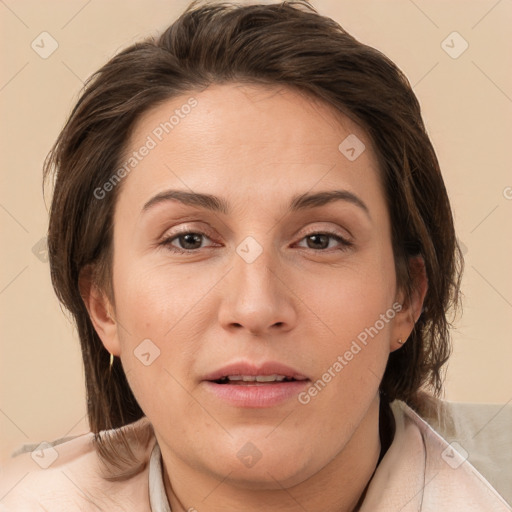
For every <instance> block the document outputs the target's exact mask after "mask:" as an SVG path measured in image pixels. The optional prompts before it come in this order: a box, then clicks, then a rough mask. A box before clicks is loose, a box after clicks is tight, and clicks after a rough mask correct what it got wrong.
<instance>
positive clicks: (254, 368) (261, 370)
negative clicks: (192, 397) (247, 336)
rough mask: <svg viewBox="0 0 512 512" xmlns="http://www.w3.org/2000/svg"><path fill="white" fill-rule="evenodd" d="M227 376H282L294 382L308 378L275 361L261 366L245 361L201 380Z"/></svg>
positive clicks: (221, 369)
mask: <svg viewBox="0 0 512 512" xmlns="http://www.w3.org/2000/svg"><path fill="white" fill-rule="evenodd" d="M229 375H247V376H253V377H257V376H258V375H284V376H285V377H289V378H293V379H296V380H307V379H308V378H307V377H306V376H305V375H303V374H301V373H300V372H299V371H297V370H295V369H294V368H291V367H290V366H287V365H285V364H281V363H278V362H275V361H268V362H265V363H262V364H254V363H249V362H246V361H238V362H234V363H230V364H228V365H226V366H223V367H222V368H219V369H218V370H215V371H213V372H211V373H209V374H208V375H206V376H205V377H204V378H203V380H209V381H212V380H218V379H222V378H223V377H227V376H229Z"/></svg>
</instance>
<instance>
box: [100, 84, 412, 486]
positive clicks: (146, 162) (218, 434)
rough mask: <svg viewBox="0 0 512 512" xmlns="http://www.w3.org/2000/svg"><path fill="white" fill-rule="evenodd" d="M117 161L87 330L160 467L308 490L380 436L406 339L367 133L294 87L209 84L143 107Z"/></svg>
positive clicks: (386, 220) (384, 212)
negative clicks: (117, 368)
mask: <svg viewBox="0 0 512 512" xmlns="http://www.w3.org/2000/svg"><path fill="white" fill-rule="evenodd" d="M187 105H188V106H187ZM172 116H174V117H172ZM166 122H167V125H166V124H165V123H166ZM347 137H348V139H347ZM340 145H341V146H340ZM363 145H364V146H363ZM143 147H146V148H148V149H147V150H143V149H142V148H143ZM134 152H136V155H134ZM125 157H126V158H125V160H123V161H128V159H129V158H130V157H132V158H134V159H136V161H135V160H133V161H132V164H133V165H132V167H130V170H129V172H128V171H126V172H125V173H121V174H122V175H123V176H124V177H123V180H122V182H121V184H119V185H117V186H119V187H121V188H120V191H119V192H120V193H119V197H118V200H117V204H116V209H115V216H114V239H113V247H114V255H113V277H112V279H113V290H114V297H115V309H113V310H112V318H113V320H112V321H108V320H105V319H103V320H102V319H100V318H99V316H100V315H96V317H95V318H93V321H94V322H95V326H96V328H97V330H98V333H99V334H100V336H101V338H102V340H103V342H104V344H105V346H106V347H107V349H108V350H109V351H110V352H112V353H114V354H116V355H118V356H120V358H121V361H122V364H123V367H124V369H125V372H126V375H127V378H128V381H129V384H130V386H131V388H132V390H133V392H134V394H135V396H136V398H137V400H138V402H139V404H140V406H141V407H142V409H143V411H144V412H145V414H146V415H147V416H148V418H149V419H150V420H151V422H152V424H153V425H154V428H155V432H156V435H157V439H158V441H159V444H160V445H161V447H162V453H163V454H164V458H166V459H167V461H166V462H169V460H171V461H175V462H176V464H178V463H180V464H183V465H186V466H188V467H193V468H194V469H195V471H197V472H201V473H203V474H205V475H211V476H213V477H215V478H217V479H219V480H222V479H224V478H225V477H226V475H228V474H230V476H229V478H228V480H231V481H236V482H238V484H239V485H245V486H260V487H264V486H266V485H269V486H271V485H273V482H274V481H275V480H279V481H280V482H281V483H282V484H283V485H288V484H290V485H292V484H294V483H298V482H301V481H304V480H305V479H307V478H309V477H311V476H312V475H314V474H316V473H317V472H319V471H321V470H322V469H323V468H324V467H326V466H327V464H328V463H329V462H330V461H332V460H333V459H335V458H337V457H341V456H342V455H343V453H344V452H346V450H347V449H348V445H349V442H350V440H351V439H353V438H354V436H355V435H356V434H357V432H358V431H359V430H360V429H361V428H362V426H363V425H365V424H366V423H367V422H368V418H369V415H370V414H371V417H372V418H373V419H372V422H373V427H372V428H376V425H375V422H376V417H377V416H376V415H375V411H376V408H378V399H377V397H378V386H379V382H380V380H381V377H382V375H383V372H384V369H385V366H386V362H387V358H388V356H389V352H390V350H393V349H395V348H398V346H397V345H396V339H397V338H402V339H406V338H407V336H408V334H409V332H407V331H410V329H409V327H411V326H408V325H407V324H406V321H405V320H404V319H405V318H406V316H407V315H406V312H405V311H404V310H401V311H400V308H401V306H400V305H399V303H400V297H399V292H398V290H397V287H396V282H395V281H396V280H395V268H394V260H393V252H392V247H391V227H390V221H389V214H388V211H387V207H386V201H385V197H384V193H383V187H382V184H381V180H380V177H379V169H378V165H377V161H376V157H375V154H374V150H373V149H372V144H371V141H370V139H369V137H368V136H367V134H366V133H365V132H364V131H363V130H362V129H361V128H360V127H359V126H358V125H357V124H355V123H354V122H352V121H351V120H349V119H348V118H347V117H345V116H343V115H341V114H339V113H337V112H336V113H335V111H334V110H333V109H332V107H330V106H328V105H326V104H324V103H322V102H320V101H319V100H313V99H311V98H307V97H306V96H304V95H302V94H300V93H298V92H295V91H293V90H290V89H287V88H277V87H275V88H271V87H263V86H248V85H240V84H230V85H215V86H211V87H209V88H208V89H206V90H204V91H202V92H197V93H191V94H189V95H184V96H181V97H177V98H174V99H172V100H170V101H168V102H166V103H163V104H161V105H159V106H158V107H156V108H154V109H153V110H151V111H149V112H148V113H146V114H145V115H144V116H143V117H142V118H141V119H140V120H139V122H138V124H137V125H136V129H135V131H134V133H133V134H132V137H131V139H130V141H129V149H128V151H127V153H126V155H125ZM92 316H93V317H94V313H93V315H92ZM274 479H275V480H274Z"/></svg>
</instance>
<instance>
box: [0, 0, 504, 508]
mask: <svg viewBox="0 0 512 512" xmlns="http://www.w3.org/2000/svg"><path fill="white" fill-rule="evenodd" d="M45 173H46V176H47V177H49V176H53V177H54V179H55V190H54V196H53V202H52V209H51V216H50V226H49V237H48V241H49V255H50V263H51V273H52V279H53V283H54V287H55V290H56V293H57V295H58V297H59V299H60V300H61V301H62V303H63V304H64V305H65V306H66V307H67V308H68V309H69V310H70V311H71V313H72V314H73V316H74V318H75V321H76V324H77V328H78V332H79V336H80V340H81V344H82V352H83V359H84V366H85V374H86V384H87V393H88V413H89V422H90V427H91V434H89V435H85V436H79V437H76V438H73V439H71V440H59V441H57V442H55V443H53V445H48V446H46V447H38V448H37V449H33V450H32V451H31V453H26V454H23V455H19V456H18V457H15V459H14V460H13V462H12V465H11V467H10V469H9V470H8V471H7V472H6V476H5V477H4V480H3V483H2V494H1V495H2V496H5V498H4V499H3V500H2V504H3V505H4V506H6V507H8V508H9V507H12V509H13V510H96V509H100V510H137V511H138V510H141V511H142V510H150V509H151V510H152V511H154V512H155V511H168V510H172V511H173V512H178V511H193V510H197V511H201V512H203V511H219V510H222V511H230V510H237V511H238V510H244V511H253V510H262V509H263V510H276V511H277V510H279V511H281V510H287V511H290V512H291V511H298V510H311V511H316V510H322V511H333V512H334V511H355V510H358V511H396V510H403V511H408V510H423V511H433V510H441V509H443V510H444V509H447V510H450V509H453V510H478V511H484V510H485V511H488V510H496V511H498V510H500V511H501V510H510V508H509V507H508V506H507V504H506V503H505V501H504V500H503V499H502V498H501V497H500V495H499V494H498V492H497V491H496V490H495V489H494V488H493V487H492V485H491V484H490V483H489V482H488V481H487V480H486V479H485V478H484V477H483V476H482V475H481V474H480V473H479V472H478V471H476V470H475V468H473V466H472V465H471V464H470V463H469V462H468V461H467V460H465V456H464V453H461V452H462V450H459V451H457V450H456V449H454V448H457V447H456V446H455V445H453V446H451V445H450V444H449V443H448V441H447V440H445V439H444V438H443V437H441V436H440V435H439V434H438V433H436V432H435V431H434V430H432V429H431V428H430V427H429V425H428V424H427V423H426V422H425V418H427V419H429V421H431V423H432V424H433V425H437V426H439V429H440V430H442V429H445V430H446V429H447V428H452V431H455V430H456V429H455V430H454V425H455V422H454V421H453V422H452V421H451V420H450V414H449V411H448V410H447V409H446V408H445V406H444V405H443V403H442V402H440V401H438V400H436V399H435V398H434V397H435V396H437V395H438V394H439V393H440V391H441V388H442V381H441V369H442V367H443V365H444V363H445V362H446V360H447V358H448V355H449V352H450V347H449V332H448V326H449V323H448V318H447V314H448V311H449V309H450V308H451V307H452V306H456V304H457V302H458V289H459V282H460V271H461V266H462V265H461V258H460V252H459V249H458V246H457V242H456V237H455V233H454V227H453V220H452V214H451V209H450V204H449V200H448V197H447V194H446V190H445V186H444V183H443V180H442V177H441V173H440V170H439V165H438V161H437V158H436V156H435V153H434V150H433V148H432V145H431V143H430V141H429V138H428V136H427V134H426V131H425V128H424V125H423V122H422V119H421V114H420V108H419V104H418V102H417V99H416V98H415V96H414V94H413V92H412V90H411V88H410V85H409V83H408V82H407V80H406V78H405V77H404V76H403V74H402V73H401V72H400V71H399V70H398V69H397V67H396V66H395V65H394V64H393V63H392V62H390V61H389V59H387V58H386V57H385V56H384V55H382V54H381V53H380V52H378V51H376V50H374V49H372V48H370V47H368V46H365V45H363V44H361V43H359V42H358V41H356V40H355V39H354V38H353V37H351V36H350V35H349V34H347V33H346V32H345V31H344V30H343V29H342V28H341V27H340V26H339V25H337V24H336V23H335V22H334V21H332V20H330V19H328V18H325V17H322V16H320V15H319V14H317V13H316V12H315V11H314V10H313V8H311V7H310V6H309V5H308V4H307V3H305V2H293V3H283V4H279V5H252V6H245V7H240V6H234V5H229V4H225V5H221V4H216V5H215V4H214V5H207V6H200V5H196V4H193V5H192V6H191V7H190V8H189V9H188V10H187V11H186V12H185V13H184V14H183V15H182V16H181V17H180V19H178V20H177V21H176V22H175V23H174V24H172V25H171V26H170V27H169V28H168V29H167V30H166V31H165V32H164V33H163V34H162V36H161V37H160V38H159V39H158V40H156V41H155V40H148V41H145V42H142V43H139V44H135V45H133V46H132V47H130V48H128V49H127V50H124V51H123V52H121V53H120V54H118V55H117V56H115V57H114V58H113V59H112V60H111V61H110V62H108V63H107V64H106V65H105V66H103V67H102V68H101V69H100V70H99V71H98V72H97V73H96V74H95V75H94V76H93V77H92V78H91V80H90V81H89V82H88V84H87V86H86V89H85V91H84V93H83V94H82V96H81V98H80V100H79V101H78V103H77V105H76V107H75V108H74V110H73V112H72V114H71V116H70V118H69V120H68V122H67V124H66V126H65V127H64V129H63V131H62V133H61V135H60V136H59V139H58V140H57V142H56V144H55V146H54V148H53V150H52V152H51V153H50V155H49V158H48V160H47V162H46V164H45ZM425 391H429V392H430V395H429V394H427V393H426V392H425ZM422 417H423V418H424V419H422ZM43 448H45V449H43ZM38 460H39V462H38ZM34 462H38V466H37V467H38V469H37V470H36V466H35V464H34Z"/></svg>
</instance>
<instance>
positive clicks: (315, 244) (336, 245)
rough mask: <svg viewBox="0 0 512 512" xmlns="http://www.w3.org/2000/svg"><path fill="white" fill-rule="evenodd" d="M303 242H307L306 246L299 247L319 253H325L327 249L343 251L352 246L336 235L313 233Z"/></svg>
mask: <svg viewBox="0 0 512 512" xmlns="http://www.w3.org/2000/svg"><path fill="white" fill-rule="evenodd" d="M303 240H305V241H306V246H304V245H300V244H299V247H306V248H307V249H313V250H317V251H323V250H325V249H339V250H343V249H346V248H347V247H350V246H351V245H352V244H351V243H350V242H348V241H347V240H345V239H344V238H342V237H341V236H339V235H338V234H334V233H311V234H310V235H307V236H305V237H304V238H303V239H302V240H301V242H302V241H303ZM331 242H332V243H331Z"/></svg>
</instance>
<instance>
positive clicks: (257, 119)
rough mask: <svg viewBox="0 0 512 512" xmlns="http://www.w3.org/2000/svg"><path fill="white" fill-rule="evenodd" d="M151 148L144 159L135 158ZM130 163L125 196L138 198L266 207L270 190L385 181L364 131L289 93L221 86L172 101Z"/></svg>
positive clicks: (139, 130) (152, 115)
mask: <svg viewBox="0 0 512 512" xmlns="http://www.w3.org/2000/svg"><path fill="white" fill-rule="evenodd" d="M145 146H146V147H149V148H150V149H149V150H145V151H143V152H144V154H145V155H144V156H143V157H140V154H139V155H137V156H135V157H134V156H133V155H134V153H141V152H142V151H141V150H142V149H143V148H144V147H145ZM354 155H355V158H354ZM128 159H131V160H133V161H135V160H136V161H135V164H136V165H135V166H134V167H133V170H131V171H130V175H129V176H128V179H126V180H124V181H127V182H128V183H123V188H124V187H127V188H128V189H130V190H131V191H132V192H135V193H136V195H138V196H141V195H144V194H145V195H146V196H147V195H151V194H155V193H157V192H159V191H160V190H161V188H162V187H163V186H168V187H169V188H182V189H184V190H186V189H190V190H197V191H201V189H204V188H205V187H206V188H208V190H209V191H210V192H212V193H215V194H219V195H224V196H225V195H229V194H231V195H233V194H236V192H240V193H242V192H243V191H244V190H245V191H246V192H251V193H252V196H253V197H254V198H255V199H256V198H257V197H259V198H260V199H263V196H268V193H269V188H273V189H274V190H275V191H276V193H277V195H281V196H282V195H283V193H285V192H287V190H288V189H289V188H290V187H297V190H298V191H303V190H299V189H300V188H301V187H302V188H303V189H304V188H305V189H311V188H314V187H315V186H316V185H317V184H318V186H319V187H322V186H323V188H325V187H326V186H327V187H329V186H339V185H340V184H342V185H345V188H348V189H352V190H354V188H360V189H361V188H365V186H366V185H368V182H369V181H373V182H375V180H376V179H377V180H378V172H377V168H378V166H377V162H376V158H375V155H374V151H373V149H372V144H371V141H370V139H369V137H368V135H367V134H366V133H365V131H364V130H363V129H362V128H361V127H360V126H359V125H358V124H356V123H355V122H354V121H352V120H351V119H349V118H348V117H347V116H345V115H343V114H342V113H340V112H339V111H337V110H336V109H335V108H334V107H332V106H331V105H329V104H328V103H326V102H324V101H323V100H321V99H318V98H315V97H313V96H312V95H309V94H305V93H303V92H302V91H298V90H294V89H292V88H289V87H282V86H266V85H265V86H263V85H254V84H237V83H233V84H215V85H212V86H210V87H208V88H207V89H205V90H203V91H191V92H190V93H187V94H183V95H181V96H178V97H175V98H172V99H170V100H167V101H165V102H163V103H161V104H159V105H158V106H156V107H154V108H152V109H151V110H149V111H148V112H146V113H145V114H144V115H143V116H142V117H141V118H140V119H139V120H138V122H137V123H136V125H135V127H134V130H133V133H132V136H131V137H130V140H129V143H128V146H127V151H126V152H125V154H124V155H123V158H122V160H123V162H126V161H127V160H128ZM365 183H366V185H365ZM366 188H368V187H367V186H366ZM121 195H123V194H121ZM245 200H246V198H244V199H243V201H245Z"/></svg>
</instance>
